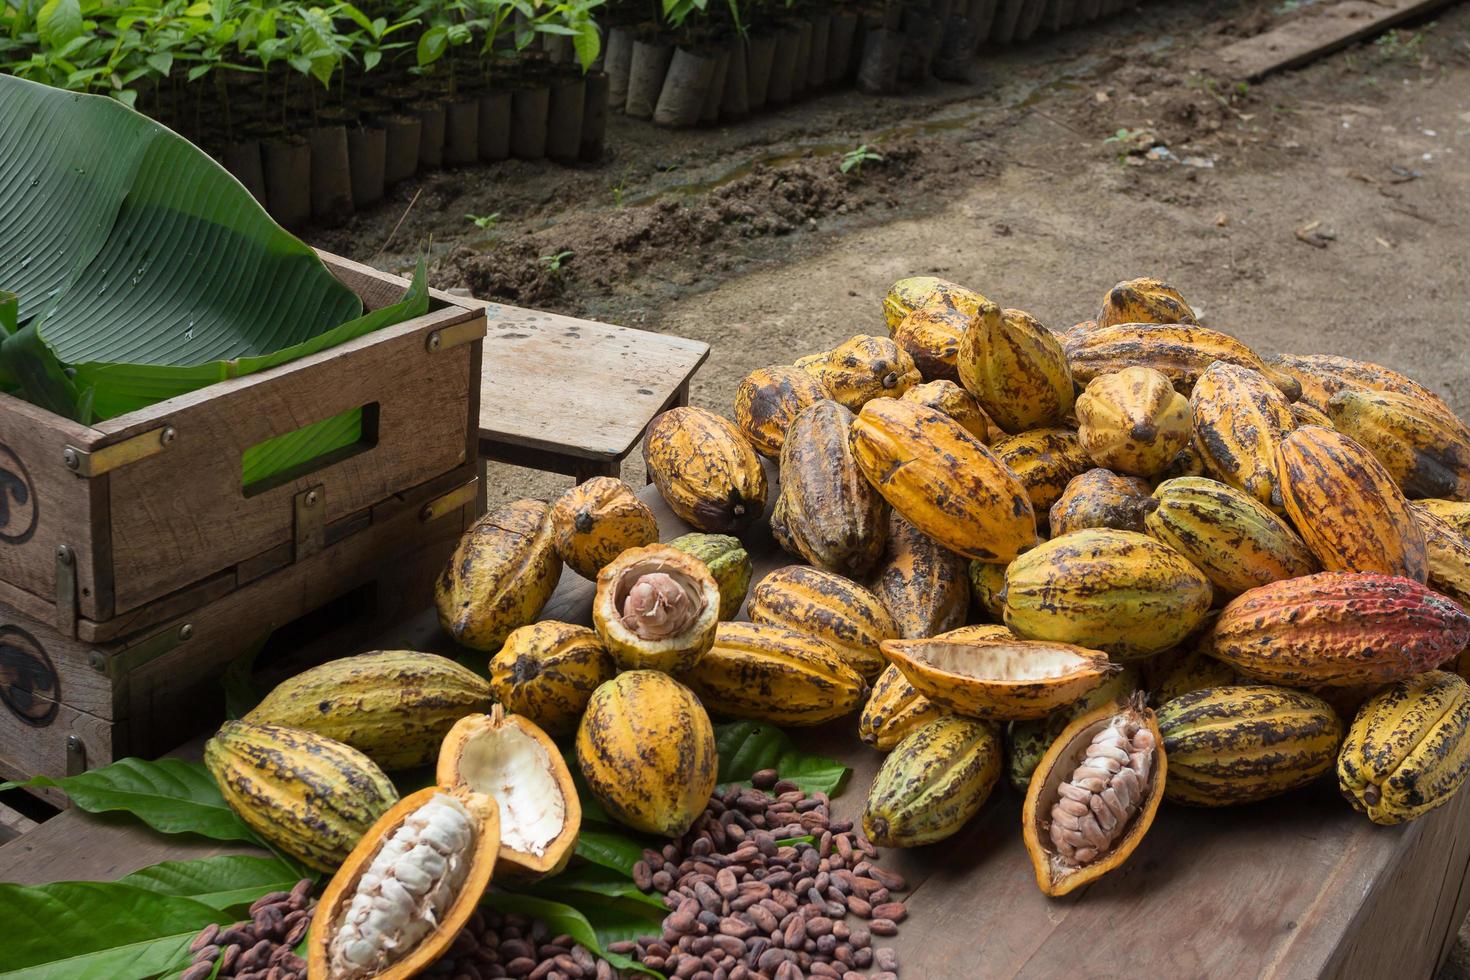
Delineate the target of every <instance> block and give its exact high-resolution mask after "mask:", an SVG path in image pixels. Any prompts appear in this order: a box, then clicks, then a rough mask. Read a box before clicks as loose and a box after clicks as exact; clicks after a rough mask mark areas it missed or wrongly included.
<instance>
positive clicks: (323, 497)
mask: <svg viewBox="0 0 1470 980" xmlns="http://www.w3.org/2000/svg"><path fill="white" fill-rule="evenodd" d="M294 504H295V513H296V521H295V529H296V530H295V535H296V536H295V549H294V552H293V554H294V557H293V558H292V561H301V560H303V559H306V558H310V557H311V556H312V555H314V554H316V553H317V552H319V551H321V550H322V549H323V548H325V547H326V546H327V488H326V487H325V486H321V485H318V486H315V487H311V488H310V489H307V490H303V491H301V492H300V493H298V494H297V495H296V496H295V498H294Z"/></svg>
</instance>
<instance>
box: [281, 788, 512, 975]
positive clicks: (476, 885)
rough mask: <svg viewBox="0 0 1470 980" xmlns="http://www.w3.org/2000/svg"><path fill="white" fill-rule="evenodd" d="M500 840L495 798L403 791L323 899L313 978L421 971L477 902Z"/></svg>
mask: <svg viewBox="0 0 1470 980" xmlns="http://www.w3.org/2000/svg"><path fill="white" fill-rule="evenodd" d="M499 844H500V812H499V810H498V809H497V808H496V806H495V801H494V800H493V799H491V798H490V797H488V796H484V795H481V794H479V793H469V792H464V791H458V792H455V791H450V790H445V789H441V788H439V787H437V786H430V787H429V788H427V789H422V790H419V791H418V792H417V793H414V794H412V795H410V796H406V797H404V798H403V799H402V800H401V801H399V802H398V804H397V805H395V806H394V807H393V808H392V809H390V810H388V812H386V813H384V814H383V815H382V817H380V818H379V819H378V821H377V822H376V823H374V824H373V825H372V827H371V828H369V829H368V831H367V832H366V833H365V834H363V836H362V840H361V842H359V843H358V845H357V847H356V848H354V849H353V851H352V853H351V854H350V855H349V856H348V857H347V860H346V861H345V862H343V864H342V867H341V869H340V870H338V871H337V873H336V874H335V875H334V876H333V877H332V881H331V883H330V884H328V885H327V889H326V891H325V892H324V893H323V894H322V899H321V901H320V902H319V903H317V907H316V911H315V912H314V913H313V915H312V924H311V938H310V939H309V941H308V952H307V970H308V976H309V977H310V978H311V980H361V978H366V977H372V978H374V980H408V978H409V977H413V976H417V975H418V974H419V973H420V972H422V971H423V970H424V968H425V967H427V966H428V965H429V964H431V963H433V962H434V961H436V960H437V959H439V957H440V956H441V955H442V954H444V953H445V952H446V951H447V950H448V949H449V946H450V944H451V943H453V942H454V939H455V937H456V936H458V935H459V931H460V929H462V928H463V927H464V925H465V923H467V922H468V921H469V919H470V916H471V915H473V914H474V912H475V909H476V908H478V907H479V905H480V898H481V896H483V895H484V894H485V888H486V886H488V885H489V884H490V877H491V875H492V873H493V872H494V871H495V866H496V857H497V854H498V851H499Z"/></svg>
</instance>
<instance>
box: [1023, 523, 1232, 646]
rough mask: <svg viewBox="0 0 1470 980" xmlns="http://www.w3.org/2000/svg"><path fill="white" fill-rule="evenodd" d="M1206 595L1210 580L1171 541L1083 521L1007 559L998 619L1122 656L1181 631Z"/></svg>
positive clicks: (1028, 632) (1195, 617)
mask: <svg viewBox="0 0 1470 980" xmlns="http://www.w3.org/2000/svg"><path fill="white" fill-rule="evenodd" d="M1211 598H1212V589H1211V586H1210V580H1209V579H1208V578H1206V577H1205V575H1204V573H1203V572H1201V571H1200V570H1199V569H1198V568H1195V567H1194V565H1192V564H1190V562H1189V560H1188V559H1186V558H1185V557H1184V556H1183V555H1181V554H1179V552H1177V551H1175V550H1174V549H1173V548H1170V547H1168V546H1167V545H1164V544H1160V543H1159V542H1157V541H1155V540H1154V539H1153V538H1150V537H1147V536H1145V535H1142V534H1136V533H1134V532H1132V531H1115V530H1112V529H1111V528H1089V529H1088V530H1085V531H1076V532H1073V533H1072V534H1068V535H1066V536H1064V537H1060V538H1054V539H1052V540H1051V541H1048V542H1047V543H1046V544H1043V545H1041V546H1040V547H1039V548H1036V549H1035V550H1034V551H1028V552H1027V553H1026V554H1024V555H1022V556H1021V557H1020V558H1018V559H1016V560H1015V561H1014V562H1012V563H1011V566H1010V568H1008V569H1007V570H1006V596H1005V621H1006V625H1007V626H1009V627H1010V628H1011V631H1012V632H1013V633H1015V634H1016V635H1017V636H1023V637H1026V638H1027V639H1035V640H1050V641H1054V642H1058V643H1072V644H1076V645H1077V646H1081V647H1087V648H1090V649H1093V650H1106V651H1107V652H1108V653H1110V654H1112V655H1113V656H1114V657H1116V658H1118V659H1120V660H1130V659H1137V658H1139V657H1147V656H1152V655H1153V654H1155V653H1160V652H1162V651H1164V650H1167V649H1169V648H1170V647H1172V646H1174V645H1175V644H1176V643H1178V642H1179V641H1180V640H1182V639H1184V638H1185V637H1186V636H1188V635H1189V634H1190V633H1191V632H1192V631H1193V630H1194V628H1195V627H1196V626H1198V625H1199V624H1200V622H1201V621H1202V620H1203V619H1204V617H1205V613H1206V612H1208V611H1209V608H1210V601H1211Z"/></svg>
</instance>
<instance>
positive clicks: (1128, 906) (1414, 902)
mask: <svg viewBox="0 0 1470 980" xmlns="http://www.w3.org/2000/svg"><path fill="white" fill-rule="evenodd" d="M643 495H644V497H645V499H648V500H649V502H650V503H651V505H653V506H654V509H655V512H656V513H657V514H658V515H659V520H660V526H661V529H662V531H663V532H664V535H665V536H666V537H669V536H673V535H675V534H678V533H682V532H683V531H684V530H685V528H684V527H683V525H681V524H680V523H679V522H678V521H677V519H675V518H674V517H673V516H672V514H670V512H669V511H668V509H667V507H665V506H664V505H663V503H662V501H660V500H658V499H657V497H656V494H654V492H653V491H652V488H648V489H646V490H645V491H643ZM747 538H748V540H747V542H746V544H747V547H748V548H749V550H750V551H751V554H752V556H753V557H754V559H755V562H756V569H757V571H756V575H757V578H759V577H760V576H761V575H763V574H764V573H765V572H767V571H769V570H770V569H772V568H774V567H777V566H779V565H782V564H786V563H787V561H788V559H787V558H785V557H784V556H782V555H781V554H780V553H779V552H778V551H777V550H776V549H775V547H774V545H773V544H772V543H771V541H770V537H769V533H768V532H767V531H766V530H765V529H764V524H762V526H761V529H759V530H756V531H753V532H752V533H751V534H749V535H748V536H747ZM591 591H592V590H591V583H589V582H587V581H586V580H585V579H582V578H581V577H580V576H577V575H576V574H575V573H573V572H571V571H566V572H564V573H563V578H562V582H561V585H560V587H559V588H558V589H557V592H556V594H555V595H554V596H553V597H552V600H551V602H550V603H549V604H548V606H547V608H546V610H545V611H544V613H543V615H544V617H545V618H548V619H564V620H568V621H573V622H584V623H585V622H589V621H590V620H589V605H590V599H591ZM447 643H448V641H447V640H446V638H445V637H444V635H443V633H442V632H441V631H440V630H439V628H438V625H437V623H436V622H435V619H434V616H433V613H432V612H431V611H430V612H425V613H424V614H422V615H420V616H418V617H416V618H414V619H413V620H411V621H409V622H407V623H404V624H403V625H402V626H401V627H400V628H399V629H397V630H395V631H393V632H392V633H391V634H390V635H386V636H384V637H382V638H381V642H380V643H379V644H377V645H378V646H380V647H385V648H394V647H408V648H413V649H422V650H439V651H445V650H446V649H447ZM855 728H856V719H855V718H853V719H847V720H845V721H844V722H842V723H841V724H833V725H828V726H824V727H822V728H819V729H811V730H806V731H795V732H793V735H794V736H795V737H796V739H797V741H798V743H799V744H800V745H801V746H802V747H803V748H804V749H807V750H810V751H815V752H821V753H824V754H827V755H830V756H833V757H835V758H838V759H841V760H842V761H843V762H845V763H847V764H848V765H850V766H852V768H853V776H852V779H851V780H850V781H849V783H848V786H847V788H846V789H845V791H844V792H843V793H842V794H841V795H840V796H839V797H838V798H837V799H836V801H835V809H836V811H837V813H838V814H839V815H840V816H844V817H855V816H857V814H858V813H859V812H860V811H861V809H862V806H863V800H864V796H865V794H866V790H867V787H868V786H869V784H870V783H871V781H872V778H873V775H874V773H875V772H876V771H877V768H878V765H879V763H880V762H881V756H880V755H879V753H877V752H875V751H872V750H870V749H868V748H867V747H865V746H863V745H862V744H861V743H860V742H859V741H858V739H857V736H856V733H855ZM198 744H199V743H197V742H196V743H194V744H193V745H191V746H188V747H186V748H185V750H184V751H185V754H197V752H198ZM1020 804H1021V801H1020V799H1019V798H1018V796H1017V794H1015V793H1014V792H1012V791H1011V790H1010V789H1009V787H1008V785H1007V784H1006V783H1005V781H1004V780H1002V784H1001V785H1000V786H999V787H997V789H996V792H995V794H994V796H993V798H992V799H991V800H990V801H989V802H988V803H987V804H986V806H985V808H984V810H983V811H982V812H981V813H980V815H979V816H978V817H976V819H975V820H973V821H972V822H971V823H970V825H969V826H967V827H966V828H965V829H964V830H963V831H962V832H961V833H959V834H957V835H956V836H954V837H952V838H950V839H949V840H947V841H944V842H942V843H939V844H934V845H931V846H929V847H925V848H920V849H916V850H912V851H887V852H885V855H884V863H885V865H886V866H888V867H892V868H894V869H896V870H898V871H900V872H902V873H903V874H904V875H905V877H906V878H907V879H908V882H909V884H910V887H911V889H912V890H911V892H910V893H909V894H908V896H906V897H907V899H908V902H909V909H910V915H909V919H908V921H906V922H905V923H904V924H903V925H902V927H901V929H900V934H899V935H898V936H897V937H896V938H895V940H894V941H893V943H892V945H893V946H894V947H895V948H896V950H897V951H898V953H899V956H900V959H901V962H902V975H903V976H904V977H906V978H956V980H959V978H965V980H968V978H978V977H1010V976H1023V977H1038V978H1051V977H1067V978H1068V980H1087V978H1103V977H1117V976H1126V975H1129V974H1133V975H1136V976H1138V977H1140V978H1179V977H1232V978H1233V977H1250V976H1269V977H1283V978H1297V977H1316V976H1329V977H1343V978H1353V980H1359V978H1373V977H1393V978H1395V980H1416V978H1426V980H1427V978H1430V977H1432V976H1433V975H1434V973H1435V971H1436V969H1437V967H1438V965H1439V963H1440V962H1441V961H1442V960H1443V958H1444V956H1445V955H1446V954H1447V952H1448V950H1449V948H1450V946H1451V945H1452V944H1453V943H1454V939H1455V934H1456V931H1457V930H1458V927H1459V925H1460V923H1461V922H1462V921H1463V920H1464V917H1465V914H1466V909H1467V905H1470V888H1466V887H1465V885H1466V877H1467V872H1470V794H1465V793H1461V794H1460V795H1459V796H1458V797H1456V799H1455V800H1454V801H1453V802H1452V803H1450V804H1449V805H1447V806H1445V807H1442V808H1441V809H1439V810H1436V811H1434V812H1432V813H1430V814H1429V815H1427V816H1426V817H1424V818H1422V819H1421V820H1418V821H1416V822H1415V823H1412V824H1409V825H1407V826H1403V827H1395V828H1386V827H1376V826H1374V825H1373V824H1371V823H1369V822H1368V821H1367V820H1366V819H1365V818H1363V817H1362V816H1360V815H1358V814H1356V813H1354V812H1352V810H1351V809H1350V808H1349V807H1348V805H1347V804H1346V803H1345V802H1343V801H1342V800H1341V799H1340V798H1339V797H1338V795H1337V793H1336V790H1335V787H1334V786H1333V785H1331V783H1330V782H1323V783H1320V784H1318V785H1316V786H1314V787H1311V788H1309V789H1306V790H1302V791H1298V792H1296V793H1292V794H1289V795H1287V796H1283V797H1279V798H1277V799H1274V800H1270V801H1267V802H1265V803H1261V804H1257V805H1255V806H1247V807H1236V808H1231V809H1222V810H1191V809H1188V808H1183V807H1178V806H1174V805H1171V804H1169V803H1165V804H1164V806H1163V807H1162V808H1161V809H1160V811H1159V814H1158V817H1157V819H1156V820H1155V822H1154V825H1153V827H1152V829H1151V830H1150V831H1149V834H1148V836H1147V837H1146V838H1145V839H1144V841H1143V842H1142V844H1141V845H1140V846H1139V848H1138V850H1137V851H1135V852H1134V854H1133V856H1132V858H1131V859H1130V860H1129V862H1128V863H1127V864H1126V865H1124V866H1123V867H1122V868H1120V869H1118V870H1117V871H1115V872H1113V873H1112V874H1110V875H1108V876H1107V877H1105V878H1103V879H1102V880H1100V881H1099V882H1097V883H1095V884H1093V885H1091V886H1089V887H1086V888H1084V889H1082V890H1081V891H1079V892H1078V893H1075V894H1073V895H1071V896H1069V897H1067V898H1065V899H1060V900H1053V899H1047V898H1045V897H1044V896H1043V895H1042V894H1041V893H1040V892H1039V891H1038V890H1037V888H1036V884H1035V881H1034V879H1033V878H1032V872H1031V866H1030V861H1029V860H1028V858H1027V856H1026V853H1025V849H1024V848H1023V847H1022V844H1021V832H1020V823H1021V821H1020ZM236 850H239V849H238V848H232V847H229V846H222V845H220V844H217V843H214V842H210V841H205V840H202V839H191V838H188V837H163V836H159V835H155V834H152V833H150V832H149V831H147V830H146V829H144V828H142V827H140V825H138V824H137V823H136V822H134V821H132V820H130V819H128V818H126V817H122V816H119V817H98V816H92V815H88V814H84V813H81V812H78V811H68V812H66V813H63V814H61V815H60V816H58V817H56V818H54V819H52V820H49V821H47V822H46V823H44V824H42V825H41V826H40V827H38V828H36V829H34V830H32V831H30V832H29V833H27V834H25V835H24V836H22V837H21V838H19V839H18V840H15V841H12V842H10V843H8V844H5V845H4V846H0V881H19V882H44V881H55V880H61V879H91V880H103V879H112V878H116V877H118V876H120V875H123V874H126V873H128V872H130V871H133V870H135V869H137V868H140V867H143V866H146V865H149V864H153V863H155V862H157V861H162V860H170V859H182V858H197V857H204V856H207V855H210V854H218V853H227V852H231V851H236Z"/></svg>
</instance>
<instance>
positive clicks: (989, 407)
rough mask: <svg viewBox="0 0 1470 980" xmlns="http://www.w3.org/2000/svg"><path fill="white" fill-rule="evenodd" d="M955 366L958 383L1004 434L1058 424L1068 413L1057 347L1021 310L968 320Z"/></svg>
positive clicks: (1068, 379)
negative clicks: (957, 373) (973, 397)
mask: <svg viewBox="0 0 1470 980" xmlns="http://www.w3.org/2000/svg"><path fill="white" fill-rule="evenodd" d="M956 366H957V367H958V368H959V374H960V382H961V383H962V384H963V385H964V386H965V388H966V389H967V390H968V391H969V392H970V394H972V395H974V396H975V400H976V401H978V402H979V403H980V407H981V408H983V409H985V413H986V414H987V415H989V416H990V418H991V419H993V420H994V421H995V423H996V425H998V426H1000V427H1001V428H1002V429H1004V430H1005V431H1006V432H1009V433H1012V434H1015V433H1018V432H1024V431H1026V430H1027V429H1035V428H1039V427H1042V426H1050V425H1060V424H1061V423H1062V420H1063V419H1065V418H1066V417H1067V413H1068V412H1070V411H1071V410H1072V398H1073V394H1074V393H1073V389H1072V373H1071V371H1070V370H1069V369H1068V367H1067V356H1066V354H1064V353H1063V352H1062V345H1061V342H1060V341H1058V340H1057V338H1056V335H1055V334H1053V333H1052V332H1051V331H1050V330H1048V329H1046V327H1044V326H1042V325H1041V323H1039V322H1038V321H1037V320H1036V318H1035V317H1033V316H1031V315H1030V314H1028V313H1024V312H1022V311H1021V310H1006V311H1005V312H1004V313H1003V314H1002V316H1000V317H977V318H976V319H975V320H973V321H972V322H971V323H970V326H969V328H968V329H967V330H966V331H965V336H964V339H963V340H962V341H961V343H960V353H959V358H958V360H957V361H956Z"/></svg>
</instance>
